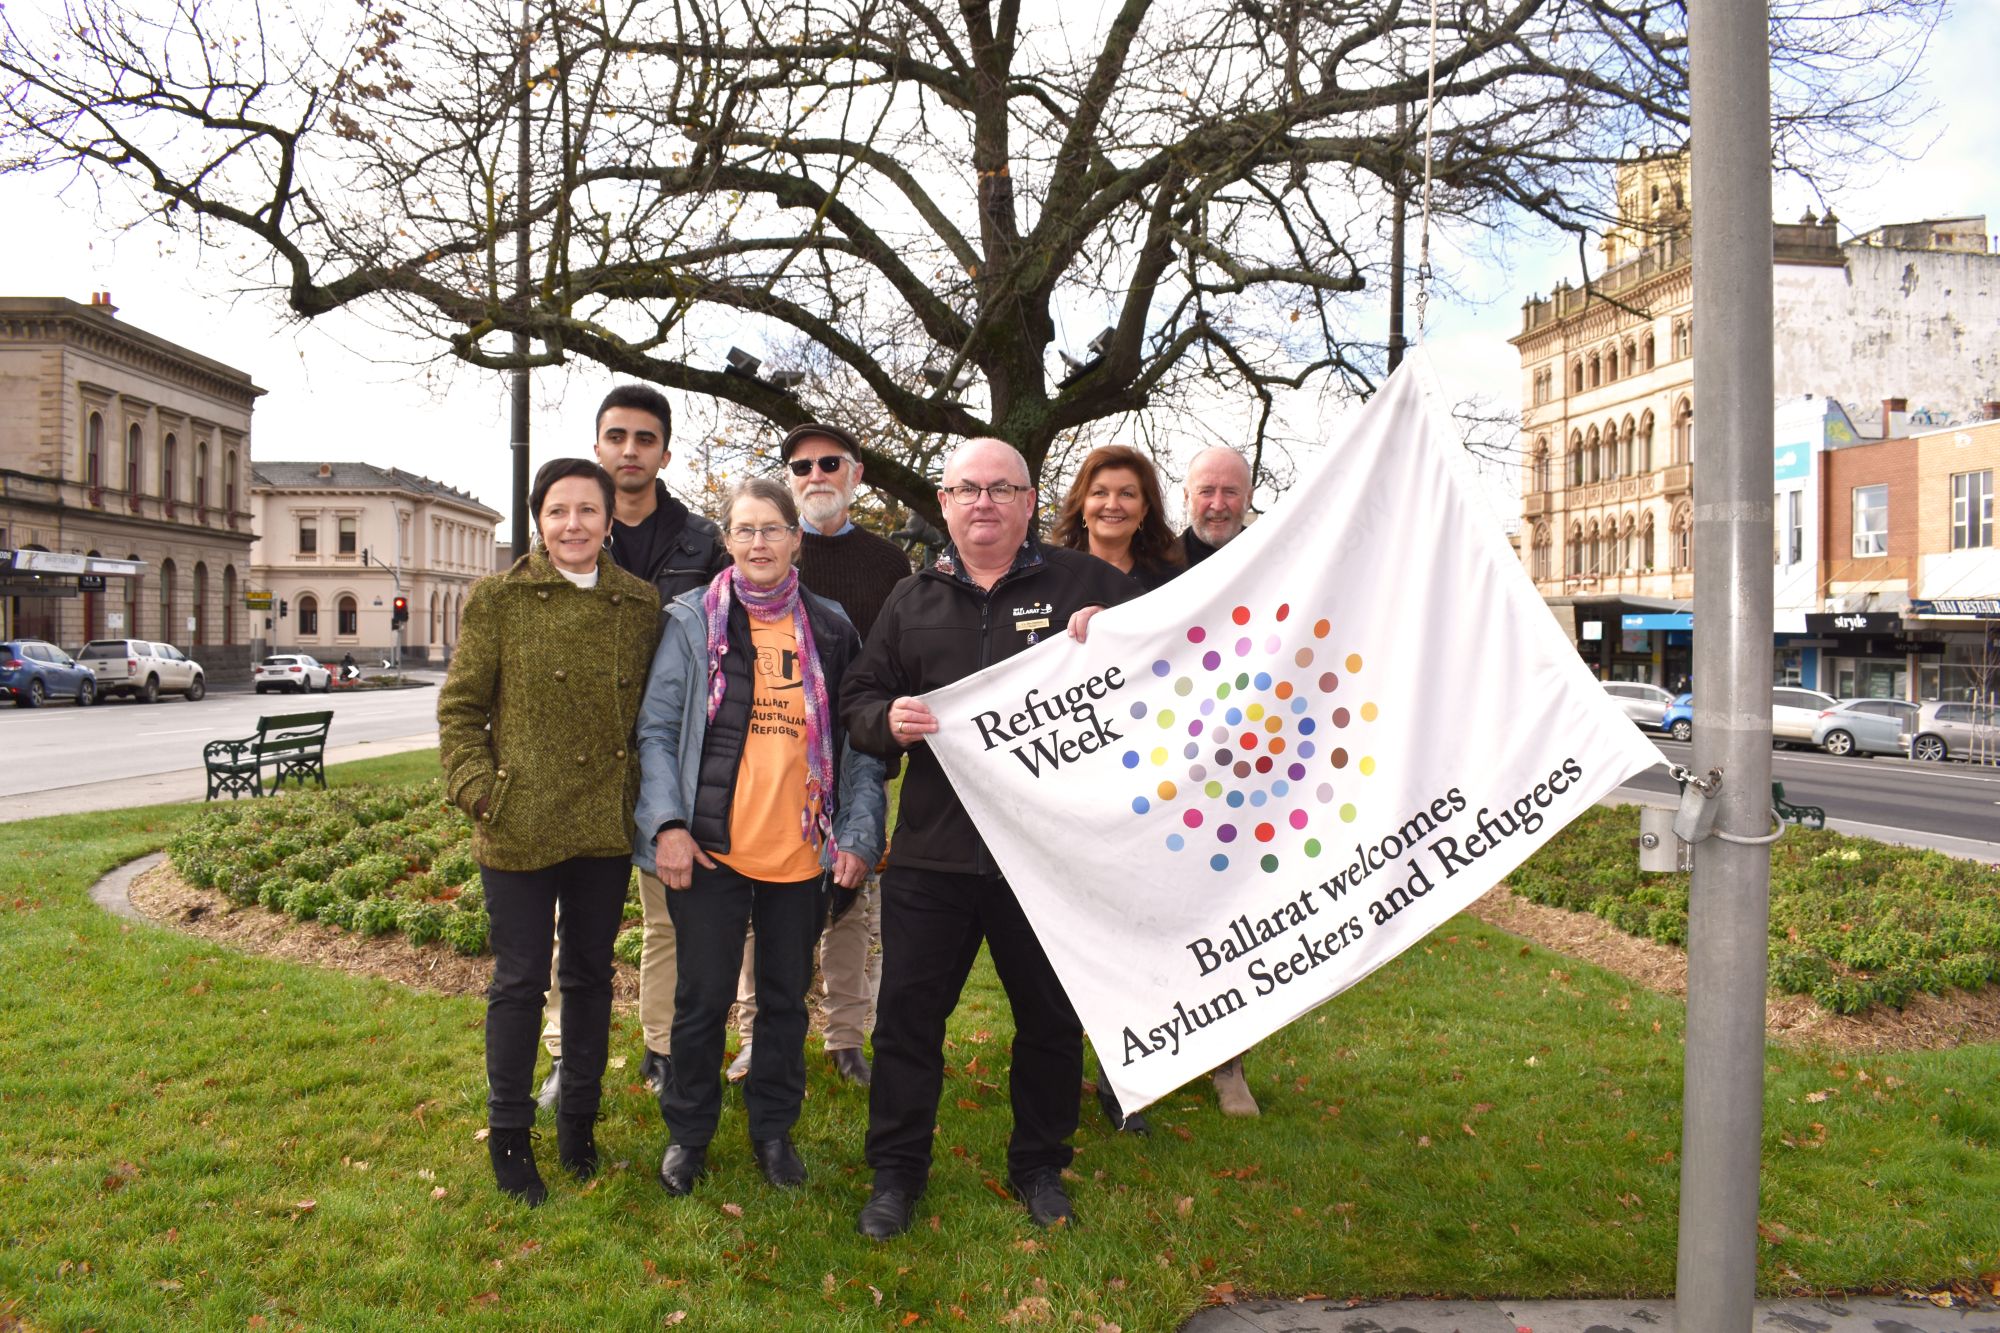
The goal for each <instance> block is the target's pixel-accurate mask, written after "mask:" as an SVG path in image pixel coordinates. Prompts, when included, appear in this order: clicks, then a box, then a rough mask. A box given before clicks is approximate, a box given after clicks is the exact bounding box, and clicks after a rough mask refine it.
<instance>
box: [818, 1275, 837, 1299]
mask: <svg viewBox="0 0 2000 1333" xmlns="http://www.w3.org/2000/svg"><path fill="white" fill-rule="evenodd" d="M839 1290H840V1283H838V1282H836V1281H834V1277H833V1274H831V1273H828V1274H827V1275H826V1276H825V1277H823V1278H821V1279H820V1280H819V1293H820V1295H822V1296H831V1295H833V1293H835V1292H836V1291H839Z"/></svg>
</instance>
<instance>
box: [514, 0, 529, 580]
mask: <svg viewBox="0 0 2000 1333" xmlns="http://www.w3.org/2000/svg"><path fill="white" fill-rule="evenodd" d="M528 40H529V39H528V0H521V112H520V116H519V118H518V123H517V125H516V139H515V152H514V208H515V214H516V216H517V217H518V218H519V225H518V226H516V227H515V229H514V299H515V301H516V302H517V304H518V306H519V308H520V313H521V316H522V318H524V319H525V318H526V317H527V315H528V311H529V310H530V309H531V308H532V307H531V306H530V304H529V297H528V187H529V180H528ZM528 349H529V343H528V332H527V330H526V329H517V330H516V331H515V333H514V357H515V360H516V361H517V362H519V364H518V366H517V367H516V369H515V371H514V383H513V398H514V404H513V408H514V410H513V418H514V421H513V425H514V431H513V435H514V556H515V558H516V559H519V558H520V557H521V556H523V555H525V554H527V550H528V545H529V540H530V539H529V537H528V366H527V361H528Z"/></svg>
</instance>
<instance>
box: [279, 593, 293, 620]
mask: <svg viewBox="0 0 2000 1333" xmlns="http://www.w3.org/2000/svg"><path fill="white" fill-rule="evenodd" d="M291 612H292V604H291V603H290V602H288V601H286V600H285V599H284V598H282V597H280V598H279V599H278V619H280V620H283V619H284V618H285V617H286V616H288V615H290V614H291Z"/></svg>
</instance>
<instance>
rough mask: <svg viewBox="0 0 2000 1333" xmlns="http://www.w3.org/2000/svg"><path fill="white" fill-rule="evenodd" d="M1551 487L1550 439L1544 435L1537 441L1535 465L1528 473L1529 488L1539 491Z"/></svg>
mask: <svg viewBox="0 0 2000 1333" xmlns="http://www.w3.org/2000/svg"><path fill="white" fill-rule="evenodd" d="M1548 488H1549V441H1548V437H1547V436H1544V437H1542V438H1541V439H1539V440H1536V441H1535V461H1534V466H1533V467H1532V468H1531V469H1530V471H1529V474H1528V489H1529V490H1531V491H1534V492H1537V493H1540V492H1543V491H1546V490H1548Z"/></svg>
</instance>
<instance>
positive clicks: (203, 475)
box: [194, 440, 208, 523]
mask: <svg viewBox="0 0 2000 1333" xmlns="http://www.w3.org/2000/svg"><path fill="white" fill-rule="evenodd" d="M194 514H195V520H196V521H197V522H200V523H206V522H208V441H207V440H197V441H195V446H194Z"/></svg>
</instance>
